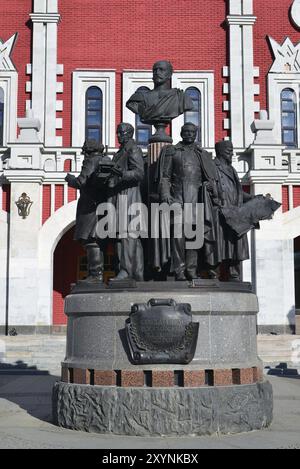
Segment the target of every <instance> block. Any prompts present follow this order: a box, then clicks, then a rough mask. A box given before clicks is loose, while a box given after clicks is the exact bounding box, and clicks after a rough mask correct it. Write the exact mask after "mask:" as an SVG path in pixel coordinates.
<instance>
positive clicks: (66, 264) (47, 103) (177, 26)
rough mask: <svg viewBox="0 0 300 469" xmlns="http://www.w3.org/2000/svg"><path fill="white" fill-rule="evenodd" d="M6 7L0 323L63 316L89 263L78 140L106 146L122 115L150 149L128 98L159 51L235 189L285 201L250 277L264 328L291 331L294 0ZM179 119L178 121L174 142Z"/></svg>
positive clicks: (298, 73)
mask: <svg viewBox="0 0 300 469" xmlns="http://www.w3.org/2000/svg"><path fill="white" fill-rule="evenodd" d="M1 1H2V3H3V5H2V9H1V12H2V15H1V19H0V23H1V39H2V43H1V44H0V153H1V159H0V184H1V186H0V260H1V262H0V328H1V330H3V331H5V330H7V328H9V327H12V326H14V327H16V328H17V329H19V330H20V331H21V330H22V328H23V330H29V329H30V328H32V329H39V328H42V329H43V330H45V331H47V330H50V329H51V327H52V326H53V325H62V324H64V323H65V317H64V315H63V298H64V297H65V296H66V295H67V294H68V292H69V289H70V283H71V282H74V281H76V279H77V278H80V277H81V276H82V275H83V274H84V270H85V261H84V252H83V251H82V249H81V247H80V246H78V245H76V244H75V243H74V242H73V241H72V229H73V226H74V222H75V210H76V198H77V194H76V193H75V192H74V191H73V190H72V189H69V188H68V187H67V186H66V184H65V182H64V177H65V174H66V172H68V171H72V172H74V173H78V172H79V171H80V167H81V163H82V155H81V150H80V148H81V145H82V143H83V141H84V139H85V137H86V135H91V136H95V137H96V138H98V139H99V140H101V141H102V142H103V143H104V144H105V145H106V146H107V148H108V152H109V154H113V153H114V152H115V151H116V146H117V144H116V137H115V131H116V126H117V124H118V123H119V122H120V121H122V120H123V121H126V122H130V123H132V124H133V125H134V126H135V127H136V137H137V140H138V142H139V143H140V144H141V146H142V148H143V150H144V152H146V151H147V149H146V146H145V145H144V144H143V143H144V139H145V134H147V132H150V129H142V128H140V123H139V122H137V121H136V118H135V115H134V114H133V113H131V112H130V111H129V110H128V109H127V108H126V106H125V103H126V101H127V99H128V98H129V96H130V95H131V94H132V93H133V92H134V91H135V90H136V89H137V88H139V87H141V86H144V87H149V88H151V87H152V86H153V84H152V79H151V77H152V74H151V67H152V65H153V63H154V62H155V61H157V60H158V59H167V60H170V61H171V62H172V64H173V66H174V75H173V78H172V86H174V87H178V88H181V89H184V90H189V92H190V93H192V94H193V97H194V102H195V109H194V112H193V115H192V116H189V117H191V118H192V119H194V120H195V122H196V123H197V125H198V126H199V141H200V143H201V144H202V146H203V147H205V148H206V149H207V150H208V151H210V152H211V153H212V154H214V143H215V142H216V141H218V140H222V139H231V140H232V141H233V144H234V148H235V156H234V165H235V167H236V169H237V171H238V173H239V175H240V178H241V180H242V181H243V184H244V185H245V186H249V190H251V191H252V192H253V193H254V194H259V193H270V194H272V196H273V197H274V198H275V199H276V200H278V201H282V202H283V207H282V210H280V212H278V213H277V214H276V216H275V218H274V220H273V221H272V222H268V223H262V226H261V230H260V231H258V232H255V233H252V234H251V235H250V236H249V239H250V242H251V246H252V258H251V262H250V261H249V262H246V263H245V265H244V279H245V280H249V281H252V282H253V285H254V287H255V289H256V291H257V294H258V297H259V301H260V315H259V326H260V330H262V331H267V330H273V331H282V330H284V331H290V330H293V327H294V324H295V307H296V306H299V305H300V303H299V301H300V300H299V294H298V291H299V288H300V287H299V269H300V264H299V256H300V254H298V253H299V251H300V248H299V238H298V237H299V235H300V149H299V147H300V143H299V142H300V117H299V116H300V109H299V90H300V61H299V58H298V55H299V48H300V46H299V45H298V42H299V27H300V5H299V3H300V2H299V0H295V1H293V0H281V1H280V2H279V1H278V0H268V1H264V0H165V1H164V2H161V1H159V0H152V1H149V0H128V1H125V0H85V1H84V2H83V1H82V0H34V1H33V2H32V1H31V0H22V1H19V0H10V1H9V2H4V1H3V0H0V3H1ZM16 34H17V35H16ZM263 110H266V111H267V114H266V113H260V111H263ZM25 116H26V117H25ZM254 121H255V122H254ZM183 122H184V116H181V117H179V118H178V119H176V120H175V121H174V122H173V124H172V129H171V134H172V137H173V140H174V142H177V141H179V139H180V127H181V125H182V123H183ZM253 122H254V124H253ZM24 192H25V193H26V194H27V195H29V196H30V198H31V200H32V201H33V205H32V207H31V212H30V215H29V216H28V217H27V218H26V219H25V220H24V219H22V218H21V217H20V216H19V214H18V210H17V207H16V204H15V202H16V201H17V200H18V198H19V197H20V196H21V194H22V193H24ZM109 256H110V253H107V257H108V260H107V262H108V263H109ZM299 307H300V306H299ZM25 326H26V328H27V329H24V327H25ZM28 327H29V329H28Z"/></svg>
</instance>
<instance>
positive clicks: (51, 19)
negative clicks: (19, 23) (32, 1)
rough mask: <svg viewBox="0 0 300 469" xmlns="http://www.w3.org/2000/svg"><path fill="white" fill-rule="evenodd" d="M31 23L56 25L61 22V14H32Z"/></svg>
mask: <svg viewBox="0 0 300 469" xmlns="http://www.w3.org/2000/svg"><path fill="white" fill-rule="evenodd" d="M29 16H30V18H31V21H32V22H33V23H43V24H46V23H56V24H58V23H59V22H60V14H59V13H31V14H30V15H29Z"/></svg>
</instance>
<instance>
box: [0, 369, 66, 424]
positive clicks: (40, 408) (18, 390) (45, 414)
mask: <svg viewBox="0 0 300 469" xmlns="http://www.w3.org/2000/svg"><path fill="white" fill-rule="evenodd" d="M59 380H60V377H59V376H58V375H57V376H54V375H51V374H50V373H49V371H47V370H39V369H38V368H37V367H36V366H28V365H27V364H26V363H24V362H22V361H19V362H16V363H15V364H7V363H0V400H2V406H3V408H4V410H5V400H6V401H9V402H12V403H14V404H17V405H18V406H19V407H20V408H21V409H24V410H25V411H26V412H28V414H30V415H31V416H33V417H35V418H38V419H40V420H43V421H46V422H52V388H53V385H54V383H55V382H56V381H59ZM0 418H1V406H0Z"/></svg>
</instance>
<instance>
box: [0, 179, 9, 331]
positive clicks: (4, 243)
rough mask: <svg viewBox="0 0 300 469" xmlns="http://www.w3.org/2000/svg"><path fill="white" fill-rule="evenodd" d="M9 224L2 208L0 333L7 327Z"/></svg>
mask: <svg viewBox="0 0 300 469" xmlns="http://www.w3.org/2000/svg"><path fill="white" fill-rule="evenodd" d="M0 192H2V189H1V186H0ZM8 223H9V215H8V213H6V212H3V211H2V210H1V206H0V333H1V330H2V329H3V327H4V326H5V317H6V300H7V290H6V288H7V252H8V249H7V247H8V238H7V237H8ZM3 332H4V331H3Z"/></svg>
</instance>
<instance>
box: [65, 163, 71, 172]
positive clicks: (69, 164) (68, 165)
mask: <svg viewBox="0 0 300 469" xmlns="http://www.w3.org/2000/svg"><path fill="white" fill-rule="evenodd" d="M71 166H72V164H71V160H66V161H65V162H64V172H65V173H69V172H70V171H71Z"/></svg>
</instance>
